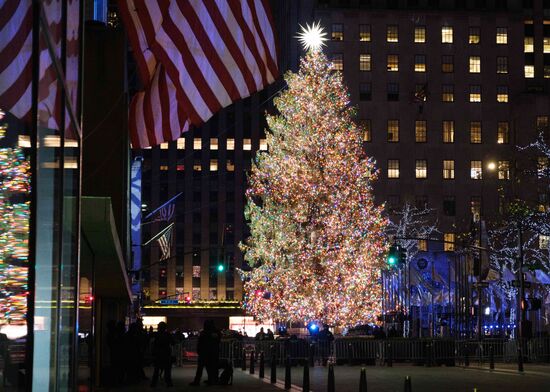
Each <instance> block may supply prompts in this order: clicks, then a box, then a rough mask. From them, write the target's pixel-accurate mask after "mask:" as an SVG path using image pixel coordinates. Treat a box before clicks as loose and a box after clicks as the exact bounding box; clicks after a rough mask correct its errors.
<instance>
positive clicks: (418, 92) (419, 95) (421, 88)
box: [414, 84, 428, 102]
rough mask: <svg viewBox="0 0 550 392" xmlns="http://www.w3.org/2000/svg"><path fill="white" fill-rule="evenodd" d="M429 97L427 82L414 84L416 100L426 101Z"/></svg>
mask: <svg viewBox="0 0 550 392" xmlns="http://www.w3.org/2000/svg"><path fill="white" fill-rule="evenodd" d="M427 99H428V94H427V93H426V84H416V85H415V86H414V100H415V101H416V102H426V100H427Z"/></svg>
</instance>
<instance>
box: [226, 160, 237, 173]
mask: <svg viewBox="0 0 550 392" xmlns="http://www.w3.org/2000/svg"><path fill="white" fill-rule="evenodd" d="M226 170H227V171H228V172H232V171H235V163H233V161H232V160H231V159H228V160H227V162H226Z"/></svg>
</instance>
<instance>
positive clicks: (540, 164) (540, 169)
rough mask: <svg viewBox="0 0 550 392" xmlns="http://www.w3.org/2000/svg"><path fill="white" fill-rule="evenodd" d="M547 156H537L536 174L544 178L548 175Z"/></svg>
mask: <svg viewBox="0 0 550 392" xmlns="http://www.w3.org/2000/svg"><path fill="white" fill-rule="evenodd" d="M548 167H549V166H548V157H538V158H537V176H538V177H539V178H544V177H546V176H547V175H548Z"/></svg>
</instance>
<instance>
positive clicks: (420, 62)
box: [414, 54, 426, 72]
mask: <svg viewBox="0 0 550 392" xmlns="http://www.w3.org/2000/svg"><path fill="white" fill-rule="evenodd" d="M414 72H426V56H425V55H423V54H417V55H415V56H414Z"/></svg>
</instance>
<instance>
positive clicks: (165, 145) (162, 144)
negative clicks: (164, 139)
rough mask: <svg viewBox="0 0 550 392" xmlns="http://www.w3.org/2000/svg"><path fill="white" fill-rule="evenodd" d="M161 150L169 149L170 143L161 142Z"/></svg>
mask: <svg viewBox="0 0 550 392" xmlns="http://www.w3.org/2000/svg"><path fill="white" fill-rule="evenodd" d="M160 149H161V150H168V143H160Z"/></svg>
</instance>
